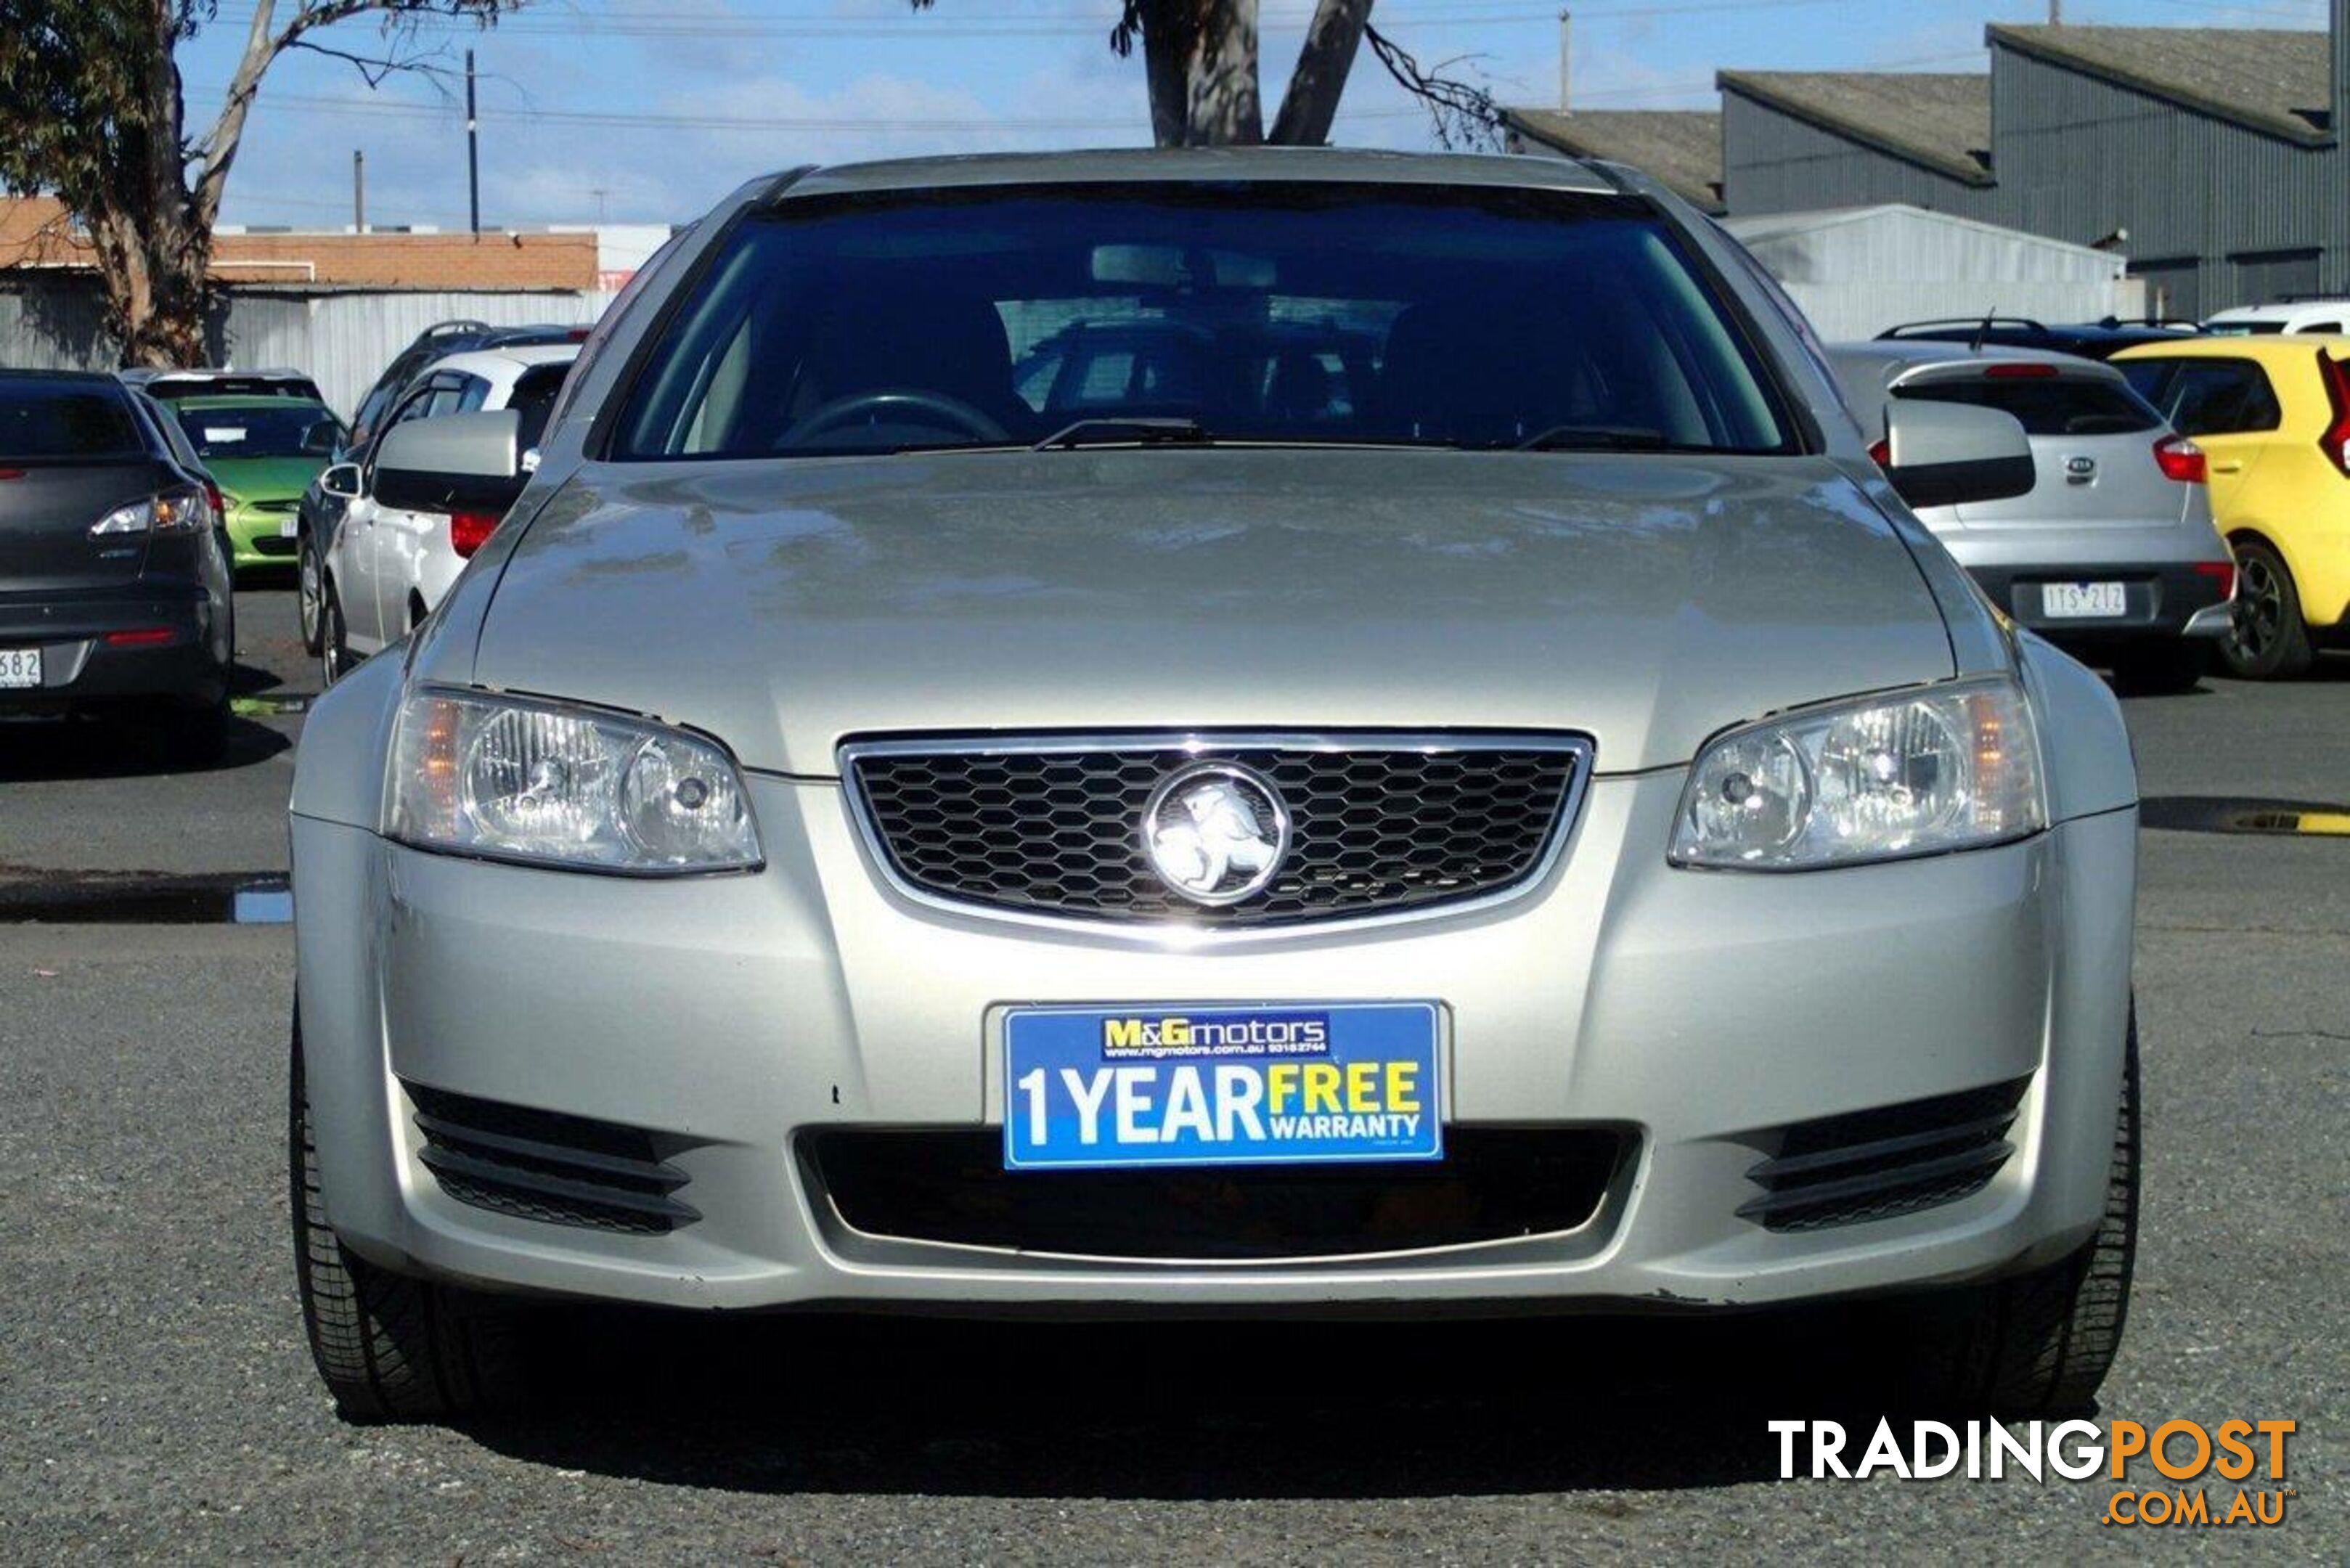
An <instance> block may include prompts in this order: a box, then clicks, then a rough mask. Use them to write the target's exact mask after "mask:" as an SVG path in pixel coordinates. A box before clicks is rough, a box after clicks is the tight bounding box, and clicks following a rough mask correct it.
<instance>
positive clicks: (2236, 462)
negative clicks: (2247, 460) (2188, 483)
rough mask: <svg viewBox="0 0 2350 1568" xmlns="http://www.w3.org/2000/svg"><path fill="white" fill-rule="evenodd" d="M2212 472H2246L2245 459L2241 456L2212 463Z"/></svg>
mask: <svg viewBox="0 0 2350 1568" xmlns="http://www.w3.org/2000/svg"><path fill="white" fill-rule="evenodd" d="M2211 472H2214V473H2241V472H2244V460H2243V459H2242V458H2240V457H2231V458H2224V459H2222V460H2221V461H2220V462H2215V463H2213V464H2212V465H2211Z"/></svg>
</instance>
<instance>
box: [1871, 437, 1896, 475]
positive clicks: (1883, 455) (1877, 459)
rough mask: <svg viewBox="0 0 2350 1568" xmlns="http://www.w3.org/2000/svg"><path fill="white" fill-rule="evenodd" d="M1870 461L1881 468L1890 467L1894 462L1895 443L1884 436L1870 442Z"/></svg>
mask: <svg viewBox="0 0 2350 1568" xmlns="http://www.w3.org/2000/svg"><path fill="white" fill-rule="evenodd" d="M1868 461H1869V462H1873V463H1875V464H1877V467H1879V468H1886V467H1889V466H1890V465H1891V464H1892V462H1893V443H1892V442H1891V441H1887V440H1886V439H1885V438H1884V437H1883V436H1878V437H1877V439H1876V440H1875V441H1870V442H1869V443H1868Z"/></svg>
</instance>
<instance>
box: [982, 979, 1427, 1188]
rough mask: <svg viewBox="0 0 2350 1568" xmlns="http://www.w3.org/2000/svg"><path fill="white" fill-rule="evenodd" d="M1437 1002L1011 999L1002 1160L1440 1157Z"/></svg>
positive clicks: (1134, 1163) (1138, 1162)
mask: <svg viewBox="0 0 2350 1568" xmlns="http://www.w3.org/2000/svg"><path fill="white" fill-rule="evenodd" d="M1441 1016H1442V1011H1441V1009H1440V1007H1439V1005H1438V1004H1437V1003H1435V1002H1301V1003H1295V1004H1289V1003H1278V1004H1257V1003H1249V1004H1242V1005H1228V1004H1203V1005H1199V1006H1185V1005H1169V1004H1163V1003H1160V1004H1149V1005H1133V1006H1123V1007H1120V1006H1112V1007H1094V1006H1076V1007H1058V1006H1054V1007H1015V1008H1013V1009H1011V1010H1009V1011H1008V1012H1006V1013H1005V1014H1004V1017H1003V1043H1002V1046H1001V1049H1002V1052H1003V1069H1004V1071H1003V1083H1004V1090H1005V1099H1004V1117H1003V1163H1004V1167H1005V1168H1006V1169H1010V1170H1040V1169H1108V1168H1122V1167H1138V1166H1157V1167H1167V1166H1212V1165H1310V1164H1344V1163H1363V1162H1375V1161H1397V1160H1440V1159H1441V1158H1444V1131H1443V1128H1444V1120H1443V1106H1442V1096H1443V1083H1442V1076H1443V1075H1442V1073H1441V1071H1440V1041H1441V1033H1442V1031H1441Z"/></svg>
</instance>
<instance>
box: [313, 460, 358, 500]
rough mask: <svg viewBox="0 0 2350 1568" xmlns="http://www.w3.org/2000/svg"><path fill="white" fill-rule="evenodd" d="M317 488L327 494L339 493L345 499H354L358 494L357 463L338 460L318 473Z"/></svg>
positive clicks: (356, 498)
mask: <svg viewBox="0 0 2350 1568" xmlns="http://www.w3.org/2000/svg"><path fill="white" fill-rule="evenodd" d="M318 488H319V489H321V490H323V491H325V492H326V493H328V494H329V495H339V496H341V497H342V498H343V499H344V500H346V501H356V500H358V499H359V464H358V463H356V462H338V463H336V464H335V465H334V466H333V467H331V468H329V469H328V470H327V472H324V473H322V474H320V475H318Z"/></svg>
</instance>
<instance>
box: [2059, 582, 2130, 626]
mask: <svg viewBox="0 0 2350 1568" xmlns="http://www.w3.org/2000/svg"><path fill="white" fill-rule="evenodd" d="M2128 610H2129V603H2128V600H2127V599H2126V598H2125V597H2123V594H2122V585H2121V584H2119V583H2043V584H2041V585H2040V613H2041V614H2043V615H2044V616H2046V617H2048V618H2049V619H2051V620H2086V619H2089V618H2093V617H2096V616H2117V615H2125V614H2127V613H2128Z"/></svg>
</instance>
